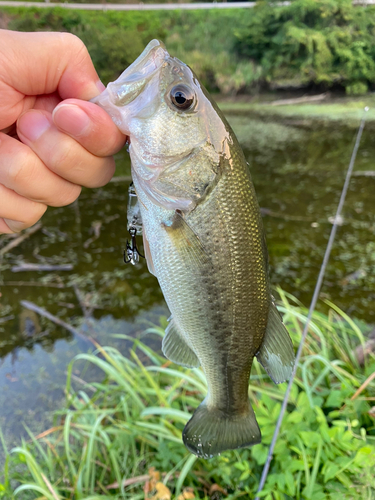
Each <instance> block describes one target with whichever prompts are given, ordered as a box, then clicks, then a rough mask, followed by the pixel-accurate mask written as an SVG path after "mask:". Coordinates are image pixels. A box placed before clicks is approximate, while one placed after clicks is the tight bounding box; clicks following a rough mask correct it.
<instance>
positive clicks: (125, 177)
mask: <svg viewBox="0 0 375 500" xmlns="http://www.w3.org/2000/svg"><path fill="white" fill-rule="evenodd" d="M131 180H132V176H131V175H119V176H117V177H112V179H111V180H110V181H109V182H114V183H116V182H129V181H131Z"/></svg>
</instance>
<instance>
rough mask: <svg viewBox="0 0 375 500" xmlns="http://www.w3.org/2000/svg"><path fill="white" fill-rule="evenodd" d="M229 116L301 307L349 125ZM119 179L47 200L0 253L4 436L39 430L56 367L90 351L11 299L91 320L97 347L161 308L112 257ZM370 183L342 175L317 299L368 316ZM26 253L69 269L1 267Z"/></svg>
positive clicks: (119, 243) (369, 149)
mask: <svg viewBox="0 0 375 500" xmlns="http://www.w3.org/2000/svg"><path fill="white" fill-rule="evenodd" d="M228 118H229V121H230V123H231V124H232V125H233V128H234V130H235V131H236V133H237V134H238V137H239V139H240V142H241V143H242V145H243V147H244V151H245V154H246V156H247V158H248V161H249V164H250V168H251V172H252V176H253V181H254V184H255V187H256V191H257V194H258V198H259V203H260V205H261V207H262V212H263V215H264V225H265V229H266V233H267V241H268V248H269V253H270V264H271V279H272V282H273V284H274V285H280V286H282V288H284V289H285V290H287V291H290V292H291V293H293V294H294V295H296V296H297V297H299V298H300V299H301V300H302V301H303V302H304V303H305V304H306V305H308V303H309V301H310V298H311V295H312V290H313V287H314V285H315V280H316V277H317V274H318V270H319V267H320V264H321V261H322V256H323V253H324V250H325V246H326V243H327V239H328V236H329V232H330V229H331V223H330V218H331V217H332V216H333V215H334V213H335V210H336V207H337V203H338V199H339V195H340V192H341V188H342V185H343V181H344V175H345V171H346V168H347V165H348V162H349V159H350V155H351V151H352V147H353V143H354V136H355V131H354V130H353V129H350V128H344V127H342V126H341V127H340V126H338V125H337V124H336V123H335V124H334V125H324V124H316V122H315V125H312V126H309V127H306V126H305V124H298V123H296V122H289V123H288V124H286V123H277V122H266V121H262V120H261V119H257V118H256V117H252V118H251V117H250V118H249V117H244V116H229V117H228ZM372 135H373V132H371V130H370V128H367V130H366V129H365V132H364V136H363V140H362V144H361V147H360V151H359V155H358V161H357V165H356V170H359V169H360V170H374V162H373V158H374V145H373V144H372V141H371V136H372ZM119 164H120V171H119V173H118V174H117V175H129V171H130V166H129V163H128V159H127V157H126V156H125V157H124V159H122V160H121V161H120V162H119ZM128 184H129V183H128V182H118V183H110V184H109V185H108V186H106V187H105V188H101V189H97V190H84V191H83V193H82V195H81V197H80V199H79V201H78V202H76V203H74V204H73V205H71V206H69V207H65V208H58V209H50V210H49V211H48V212H47V213H46V215H45V216H44V218H43V226H42V228H41V229H40V230H39V231H37V232H36V233H35V234H33V235H32V236H31V237H30V238H28V239H26V240H25V241H23V242H22V243H21V244H20V245H19V246H17V247H16V248H14V249H12V250H11V251H9V252H8V253H7V254H6V255H5V256H4V257H3V259H2V260H0V294H1V295H0V357H1V358H2V361H0V425H1V426H2V427H3V429H6V431H7V433H8V436H9V439H11V436H12V434H15V435H19V433H21V429H22V427H21V424H22V421H25V422H27V423H28V424H29V425H31V426H32V428H33V429H34V430H36V431H38V430H42V429H43V428H45V425H46V422H47V421H49V412H50V411H52V410H55V409H56V408H57V407H59V406H60V405H61V403H62V400H63V385H64V380H65V374H64V372H65V370H66V366H67V364H68V363H69V361H70V360H71V359H72V357H73V356H74V355H75V354H77V353H78V352H80V351H82V350H83V351H87V350H89V349H91V344H90V342H89V341H85V340H84V338H82V337H80V338H73V337H72V335H71V334H70V333H69V332H67V331H65V330H64V329H62V328H60V327H56V326H55V325H53V324H51V323H50V322H49V321H48V320H46V319H45V318H41V317H38V316H37V315H36V314H33V313H30V312H29V311H25V310H24V309H23V308H22V307H21V306H20V300H29V301H32V302H34V303H36V304H37V305H38V306H40V307H44V308H45V309H47V310H48V311H49V312H50V313H52V314H53V315H55V316H57V317H59V318H61V319H63V320H64V321H67V322H68V323H70V324H72V325H74V326H75V327H77V328H80V327H81V325H82V322H84V321H86V327H85V328H87V324H88V323H87V321H89V322H91V323H90V324H91V327H90V328H91V329H93V330H91V333H94V335H93V336H95V338H98V339H100V342H101V343H102V344H107V343H111V344H113V343H114V342H115V341H114V340H113V339H111V338H110V336H109V333H110V332H120V333H125V334H127V335H135V333H136V331H138V332H140V331H141V330H142V329H144V328H145V327H147V325H149V324H150V323H158V322H159V318H160V316H165V315H167V313H168V312H167V309H166V307H165V305H164V302H163V298H162V294H161V292H160V290H159V287H158V284H157V280H156V279H155V278H154V277H153V276H152V275H150V274H149V273H148V271H147V268H146V265H145V263H144V261H143V262H141V264H140V265H139V266H138V267H133V266H130V265H127V266H126V265H125V264H124V263H123V260H122V251H123V248H124V246H125V242H126V238H127V234H126V205H127V190H128ZM374 191H375V178H369V177H361V176H357V177H353V179H352V181H351V185H350V190H349V193H348V198H347V202H346V204H345V207H344V214H343V215H344V221H343V225H342V227H341V228H339V231H338V235H337V239H336V243H335V247H334V251H333V255H332V258H331V261H330V264H329V267H328V271H327V274H326V279H325V284H324V287H323V291H322V297H323V298H330V299H332V300H333V301H334V302H335V303H336V304H337V305H338V306H340V307H342V308H343V309H344V310H345V311H347V312H349V313H350V314H351V315H352V316H355V317H358V318H361V319H364V320H367V321H369V322H371V321H373V318H374V310H373V308H372V307H371V305H372V303H373V301H374V297H375V277H374V273H373V268H374V262H375V243H374V233H375V220H374V212H375V197H374ZM7 242H9V238H8V237H0V248H1V247H3V246H4V245H5V244H6V243H7ZM25 262H27V263H34V264H49V265H63V264H71V265H72V266H73V269H72V270H71V271H58V272H57V271H54V272H41V271H27V272H26V271H21V272H14V269H13V271H12V268H14V267H15V266H16V265H20V264H22V263H25ZM85 315H86V319H85ZM87 318H92V319H91V320H90V319H89V320H87ZM142 321H143V323H142ZM119 348H120V349H126V346H125V345H122V344H121V345H119ZM85 369H86V368H85V367H79V368H77V373H75V375H76V376H77V377H81V376H82V373H81V371H82V370H85ZM86 375H87V374H86V373H85V378H87V377H86ZM94 376H95V374H92V377H94ZM38 422H39V423H38ZM40 422H41V423H40Z"/></svg>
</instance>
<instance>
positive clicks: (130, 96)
mask: <svg viewBox="0 0 375 500" xmlns="http://www.w3.org/2000/svg"><path fill="white" fill-rule="evenodd" d="M169 57H170V55H169V53H168V51H167V49H166V48H165V46H164V44H163V43H162V42H160V41H159V40H156V39H155V40H151V42H150V43H149V44H148V45H147V46H146V48H145V49H144V51H143V52H142V54H141V55H140V56H138V57H137V59H136V60H135V61H134V62H133V63H132V64H131V65H130V66H128V67H127V68H126V70H125V71H124V72H123V73H122V74H121V75H120V76H119V78H118V79H117V80H116V81H114V82H111V83H109V84H108V86H107V88H106V90H104V92H102V93H101V94H100V95H99V96H97V97H94V99H92V100H91V102H93V103H95V104H98V105H99V106H102V107H104V106H105V105H107V106H108V104H109V103H110V104H112V105H115V106H125V105H127V104H129V103H130V102H132V101H134V99H136V97H138V96H139V94H140V93H141V92H142V91H143V89H144V88H145V86H146V84H147V82H148V81H149V80H150V79H151V78H152V77H153V76H154V75H155V73H157V72H158V71H159V70H160V68H161V66H162V65H163V64H164V62H165V61H166V59H168V58H169Z"/></svg>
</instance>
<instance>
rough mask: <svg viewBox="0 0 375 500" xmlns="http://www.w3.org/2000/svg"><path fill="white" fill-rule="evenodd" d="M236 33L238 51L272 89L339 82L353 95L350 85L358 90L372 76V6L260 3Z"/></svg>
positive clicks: (336, 0) (326, 0)
mask: <svg viewBox="0 0 375 500" xmlns="http://www.w3.org/2000/svg"><path fill="white" fill-rule="evenodd" d="M235 35H236V38H237V41H236V44H235V47H236V51H237V53H238V54H239V55H240V56H242V57H250V58H251V59H253V60H254V61H255V62H257V63H258V64H260V65H261V67H262V69H263V71H264V76H265V77H266V79H267V81H268V82H269V83H270V84H272V85H273V86H274V87H278V86H279V87H285V86H303V85H308V84H311V83H313V84H317V85H319V84H320V85H323V86H325V87H330V86H332V85H337V84H339V85H341V86H344V87H346V88H349V93H351V92H352V90H351V89H352V88H353V85H354V86H355V89H357V86H358V85H362V86H361V92H362V91H363V89H364V88H365V87H364V86H365V85H366V83H368V84H370V83H372V82H373V81H374V80H375V61H374V55H375V38H374V35H375V10H374V8H373V7H355V6H353V5H352V1H351V0H295V1H293V2H291V4H290V5H289V6H284V7H277V6H275V5H274V6H271V5H270V3H267V2H260V3H259V5H258V6H257V7H256V8H255V9H254V16H253V17H251V18H250V20H249V22H248V24H247V26H246V28H243V29H240V30H237V31H236V33H235ZM357 82H363V83H362V84H360V83H357Z"/></svg>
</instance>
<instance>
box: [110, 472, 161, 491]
mask: <svg viewBox="0 0 375 500" xmlns="http://www.w3.org/2000/svg"><path fill="white" fill-rule="evenodd" d="M150 477H151V476H150V475H149V474H145V475H144V476H137V477H131V478H130V479H125V480H124V481H123V482H122V485H123V487H125V486H130V485H131V484H137V483H145V482H146V481H148V480H149V479H150ZM119 487H120V485H119V483H118V482H117V481H115V482H114V483H112V484H109V485H108V486H106V488H107V490H115V489H117V488H119Z"/></svg>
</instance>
